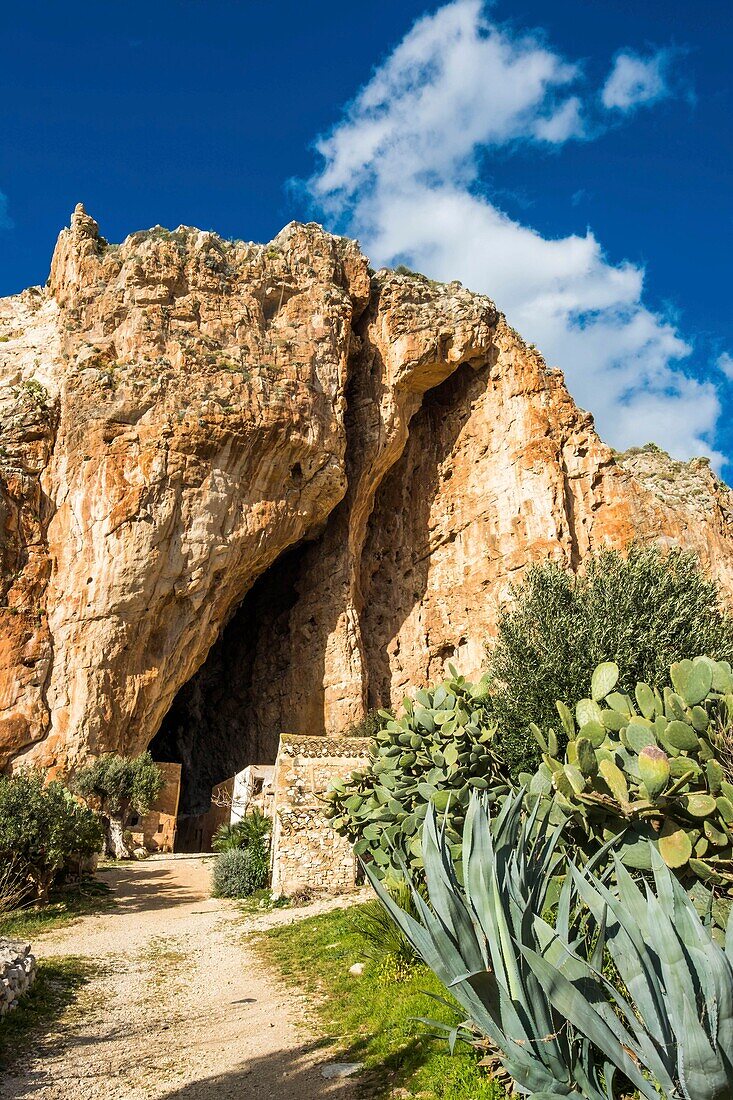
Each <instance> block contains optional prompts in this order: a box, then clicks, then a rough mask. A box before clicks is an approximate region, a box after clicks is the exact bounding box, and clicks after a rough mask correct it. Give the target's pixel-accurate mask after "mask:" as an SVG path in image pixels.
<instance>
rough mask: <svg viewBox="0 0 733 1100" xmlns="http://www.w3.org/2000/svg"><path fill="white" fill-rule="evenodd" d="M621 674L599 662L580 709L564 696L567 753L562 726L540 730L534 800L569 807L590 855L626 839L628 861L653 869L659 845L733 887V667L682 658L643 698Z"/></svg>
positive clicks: (684, 869)
mask: <svg viewBox="0 0 733 1100" xmlns="http://www.w3.org/2000/svg"><path fill="white" fill-rule="evenodd" d="M618 678H619V669H618V666H617V665H615V664H613V663H612V662H607V663H605V664H602V665H599V666H598V668H597V669H596V670H595V672H594V673H593V677H592V680H591V696H592V698H590V699H581V700H580V702H579V703H578V704H577V705H576V707H575V713H574V714H573V713H572V712H571V711H570V709H569V708H568V707H567V706H566V705H565V704H564V703H558V704H557V709H558V712H559V715H560V719H561V721H562V724H563V727H564V731H565V735H566V738H567V749H566V753H565V756H564V760H560V759H558V739H557V737H556V735H555V733H554V732H553V731H552V730H550V731H549V732H548V733H547V736H545V735H544V734H542V733H541V732H540V730H539V729H538V728H537V727H535V728H534V731H533V732H534V734H535V737H536V738H537V741H538V743H539V745H540V747H541V749H542V753H543V762H542V764H541V765H540V767H539V769H538V771H537V772H536V773H535V775H534V776H533V777H532V778H531V781H530V782H529V788H528V796H527V797H528V800H529V801H530V802H531V803H533V802H535V801H537V800H538V799H539V801H540V804H541V805H544V806H545V807H547V808H548V809H550V808H551V809H552V812H553V813H554V814H555V815H557V813H558V812H560V813H561V814H562V815H567V816H568V817H569V818H570V820H571V829H570V831H569V832H568V842H569V843H570V844H571V845H573V846H574V847H575V848H577V849H578V850H580V851H582V852H584V854H585V855H586V856H591V855H594V854H595V853H596V852H598V851H600V849H601V848H602V847H603V846H604V845H605V844H606V843H607V842H608V841H609V840H612V839H616V841H617V843H616V844H615V846H614V852H617V853H618V855H619V857H620V859H621V861H622V863H624V864H625V865H626V866H627V867H632V868H636V869H639V870H649V869H650V867H651V863H650V858H651V856H650V852H651V849H652V848H656V849H657V850H658V851H659V854H660V855H661V857H662V859H663V860H664V862H665V863H666V864H667V866H668V867H670V868H673V869H674V870H675V871H676V872H677V873H678V874H679V875H680V876H681V877H682V878H683V879H685V880H688V881H691V882H694V880H695V879H699V880H700V881H701V882H703V883H705V884H706V885H708V886H714V887H724V888H725V889H726V890H727V891H733V863H732V862H731V860H732V859H733V784H731V783H730V782H728V780H727V779H726V777H725V772H724V770H723V768H722V766H721V765H720V763H719V762H718V760H717V759H716V749H715V741H716V731H717V730H718V729H721V728H723V729H727V728H729V727H730V724H731V721H732V720H733V675H732V674H731V666H730V665H729V664H727V663H722V662H721V663H715V662H714V661H711V660H710V659H709V658H708V657H697V658H696V659H695V660H694V661H680V662H677V663H675V664H673V665H672V668H671V670H670V678H671V686H666V687H665V688H664V690H663V692H661V693H660V692H659V690H653V689H652V688H651V687H650V686H649V685H648V684H645V683H639V684H637V685H636V688H635V691H634V696H633V698H631V697H630V696H628V695H623V694H622V693H621V692H618V691H616V690H614V689H615V688H616V685H617V682H618ZM601 704H604V705H601ZM527 778H529V777H527Z"/></svg>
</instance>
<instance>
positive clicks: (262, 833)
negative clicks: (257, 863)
mask: <svg viewBox="0 0 733 1100" xmlns="http://www.w3.org/2000/svg"><path fill="white" fill-rule="evenodd" d="M271 830H272V821H271V820H270V818H269V817H268V816H267V815H266V814H263V812H262V810H258V809H257V808H255V809H253V810H250V812H249V813H248V814H246V815H245V817H243V818H242V820H241V821H234V822H232V823H231V824H225V825H220V826H219V828H218V829H217V830H216V832H215V833H214V836H213V837H212V840H211V847H212V849H213V850H214V851H215V852H228V851H229V849H230V848H247V847H248V846H249V845H250V844H257V843H262V842H264V841H265V840H266V839H267V837H268V836H269V835H270V832H271Z"/></svg>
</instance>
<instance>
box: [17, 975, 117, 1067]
mask: <svg viewBox="0 0 733 1100" xmlns="http://www.w3.org/2000/svg"><path fill="white" fill-rule="evenodd" d="M94 970H95V967H94V964H92V963H90V962H89V961H88V960H86V959H79V958H76V957H74V956H69V957H67V958H63V957H57V958H52V959H44V960H43V961H42V962H40V963H39V964H38V973H37V975H36V980H35V982H34V983H33V985H32V986H31V988H30V990H29V991H28V993H26V995H25V996H24V997H23V999H22V1000H21V1002H20V1004H19V1005H18V1007H17V1008H15V1009H13V1011H12V1012H9V1013H8V1014H7V1016H5V1017H4V1018H3V1020H2V1021H0V1070H4V1069H5V1068H6V1067H7V1066H8V1065H9V1063H10V1061H11V1059H15V1058H16V1057H17V1056H18V1055H20V1054H22V1053H23V1052H24V1051H25V1050H28V1049H30V1048H31V1047H36V1046H37V1044H38V1038H39V1033H40V1032H42V1031H44V1030H48V1028H49V1027H50V1026H51V1024H53V1023H54V1021H55V1020H57V1019H58V1018H59V1016H61V1014H62V1013H63V1012H64V1010H65V1009H66V1008H67V1007H68V1006H69V1005H70V1004H71V1003H72V1001H74V999H75V997H76V994H77V991H78V990H79V988H80V987H81V986H82V985H84V984H85V982H87V981H88V980H89V978H90V977H91V975H92V973H93V972H94Z"/></svg>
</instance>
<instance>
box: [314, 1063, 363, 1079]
mask: <svg viewBox="0 0 733 1100" xmlns="http://www.w3.org/2000/svg"><path fill="white" fill-rule="evenodd" d="M363 1069H364V1063H363V1062H332V1063H331V1065H330V1066H322V1067H321V1077H325V1078H326V1079H327V1080H330V1079H331V1078H333V1077H351V1076H353V1074H355V1073H360V1072H361V1070H363Z"/></svg>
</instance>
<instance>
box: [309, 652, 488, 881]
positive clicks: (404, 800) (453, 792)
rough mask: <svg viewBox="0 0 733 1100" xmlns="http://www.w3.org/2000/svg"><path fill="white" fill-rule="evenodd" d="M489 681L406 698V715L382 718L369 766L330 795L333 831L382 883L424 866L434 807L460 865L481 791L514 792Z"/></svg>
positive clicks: (458, 682) (453, 683) (448, 685)
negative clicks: (466, 824) (468, 818)
mask: <svg viewBox="0 0 733 1100" xmlns="http://www.w3.org/2000/svg"><path fill="white" fill-rule="evenodd" d="M486 702H487V697H486V683H485V682H484V681H481V682H480V683H478V684H470V683H468V682H467V681H466V680H465V679H464V678H463V677H462V676H458V675H457V674H456V673H455V672H453V674H452V677H451V679H449V680H445V681H444V682H443V683H442V684H439V685H438V686H437V687H435V688H431V689H428V690H426V691H418V692H416V694H415V698H414V699H405V700H404V702H403V709H402V713H401V714H400V715H399V716H395V715H393V714H391V713H390V712H389V711H386V710H383V711H380V712H379V715H380V719H381V725H380V728H379V729H378V730H377V731H376V734H375V738H374V742H373V746H372V751H371V756H370V761H369V765H368V767H367V768H366V770H364V771H356V772H354V773H353V774H352V775H351V777H350V778H349V779H346V780H340V779H339V780H335V781H334V782H333V783H332V784H331V787H330V788H329V790H328V791H327V793H326V795H325V800H326V808H325V811H324V812H325V815H326V817H327V818H328V819H329V821H330V823H331V825H332V827H333V828H334V829H335V830H336V831H337V832H338V833H340V834H341V835H342V836H346V837H348V838H349V840H351V841H352V843H353V844H354V851H355V852H356V854H357V855H358V856H360V857H361V858H362V860H364V861H365V862H369V863H371V864H372V865H373V866H374V868H375V870H376V872H377V874H378V875H380V877H382V878H387V879H390V880H393V881H398V880H399V879H400V878H401V876H402V866H401V864H402V861H404V862H405V863H406V864H407V865H408V866H409V867H411V868H412V869H413V870H418V871H419V869H420V868H421V867H422V841H421V832H422V823H423V821H424V820H425V815H426V813H427V810H428V807H429V806H430V805H433V806H435V808H436V809H437V810H439V811H440V813H441V814H442V815H443V819H444V821H445V828H446V835H447V837H448V839H449V840H450V843H451V850H452V852H453V856H454V858H455V859H459V858H460V852H461V833H462V828H463V819H464V817H465V813H466V808H467V806H468V801H469V798H470V795H471V791H473V790H483V791H487V793H488V797H489V798H490V799H492V800H493V799H497V798H499V797H500V796H501V795H502V794H504V793H506V791H507V789H508V788H507V786H506V782H505V773H504V767H503V764H502V761H501V759H500V757H499V755H498V754H497V752H496V748H495V740H494V733H495V726H494V724H493V722H492V719H491V715H490V713H489V712H488V710H487V705H486Z"/></svg>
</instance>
